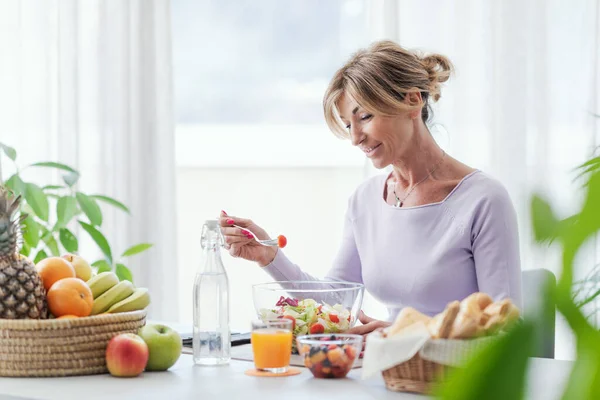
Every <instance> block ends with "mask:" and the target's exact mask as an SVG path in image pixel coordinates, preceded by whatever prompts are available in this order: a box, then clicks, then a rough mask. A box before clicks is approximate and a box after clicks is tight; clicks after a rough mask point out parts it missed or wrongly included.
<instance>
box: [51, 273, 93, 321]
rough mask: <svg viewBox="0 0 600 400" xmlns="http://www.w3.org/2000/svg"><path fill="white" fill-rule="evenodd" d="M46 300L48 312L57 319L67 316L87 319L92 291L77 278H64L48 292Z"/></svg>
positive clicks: (91, 301) (90, 309) (90, 310)
mask: <svg viewBox="0 0 600 400" xmlns="http://www.w3.org/2000/svg"><path fill="white" fill-rule="evenodd" d="M46 300H47V301H48V308H49V309H50V312H51V313H52V314H53V315H55V316H56V317H57V318H60V317H62V316H67V315H74V316H76V317H87V316H88V315H90V313H91V312H92V306H93V305H94V297H93V296H92V290H91V289H90V288H89V287H88V285H87V284H86V283H85V282H84V281H82V280H81V279H79V278H64V279H61V280H59V281H57V282H56V283H55V284H54V285H52V287H51V288H50V290H48V294H47V295H46Z"/></svg>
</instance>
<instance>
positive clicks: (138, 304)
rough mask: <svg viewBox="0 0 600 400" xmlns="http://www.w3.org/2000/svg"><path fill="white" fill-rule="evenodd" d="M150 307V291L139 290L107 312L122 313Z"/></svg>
mask: <svg viewBox="0 0 600 400" xmlns="http://www.w3.org/2000/svg"><path fill="white" fill-rule="evenodd" d="M148 305H150V294H149V293H148V289H146V288H137V289H135V292H134V293H133V294H132V295H131V296H129V297H127V298H126V299H125V300H121V301H120V302H118V303H116V304H114V305H113V306H112V307H111V308H109V309H108V311H107V312H109V313H120V312H127V311H137V310H143V309H144V308H146V307H148Z"/></svg>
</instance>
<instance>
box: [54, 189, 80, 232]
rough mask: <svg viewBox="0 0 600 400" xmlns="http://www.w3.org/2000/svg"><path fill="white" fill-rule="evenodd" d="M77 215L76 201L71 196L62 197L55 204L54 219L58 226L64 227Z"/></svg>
mask: <svg viewBox="0 0 600 400" xmlns="http://www.w3.org/2000/svg"><path fill="white" fill-rule="evenodd" d="M76 214H77V200H75V198H74V197H71V196H63V197H61V198H59V199H58V202H57V203H56V217H57V224H58V225H59V226H66V225H67V224H68V223H69V221H71V219H72V218H73V217H74V216H75V215H76Z"/></svg>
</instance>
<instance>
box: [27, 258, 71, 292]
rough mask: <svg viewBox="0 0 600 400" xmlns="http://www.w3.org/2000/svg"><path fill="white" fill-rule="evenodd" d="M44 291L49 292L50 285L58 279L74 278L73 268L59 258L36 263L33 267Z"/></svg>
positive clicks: (45, 259)
mask: <svg viewBox="0 0 600 400" xmlns="http://www.w3.org/2000/svg"><path fill="white" fill-rule="evenodd" d="M35 268H36V269H37V272H38V274H39V275H40V278H42V283H43V284H44V289H46V291H48V290H50V288H51V287H52V285H54V283H55V282H56V281H58V280H60V279H64V278H75V268H73V265H72V264H71V263H70V262H68V261H67V260H65V259H64V258H61V257H48V258H44V259H43V260H41V261H40V262H38V263H37V264H36V266H35Z"/></svg>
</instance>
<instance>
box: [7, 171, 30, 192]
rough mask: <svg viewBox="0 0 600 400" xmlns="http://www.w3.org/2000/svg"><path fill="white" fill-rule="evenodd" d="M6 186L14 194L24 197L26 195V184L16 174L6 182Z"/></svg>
mask: <svg viewBox="0 0 600 400" xmlns="http://www.w3.org/2000/svg"><path fill="white" fill-rule="evenodd" d="M4 185H5V186H6V187H7V188H9V189H10V190H12V191H13V193H14V194H16V195H17V196H18V195H20V194H21V195H22V194H24V193H25V182H23V180H22V179H21V177H20V176H19V175H17V174H14V175H13V176H11V177H10V178H8V179H7V180H6V182H4Z"/></svg>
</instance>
